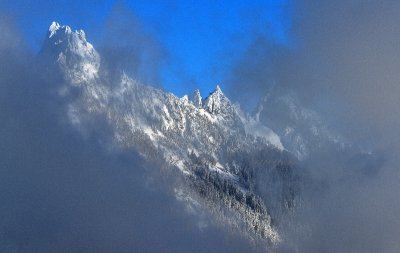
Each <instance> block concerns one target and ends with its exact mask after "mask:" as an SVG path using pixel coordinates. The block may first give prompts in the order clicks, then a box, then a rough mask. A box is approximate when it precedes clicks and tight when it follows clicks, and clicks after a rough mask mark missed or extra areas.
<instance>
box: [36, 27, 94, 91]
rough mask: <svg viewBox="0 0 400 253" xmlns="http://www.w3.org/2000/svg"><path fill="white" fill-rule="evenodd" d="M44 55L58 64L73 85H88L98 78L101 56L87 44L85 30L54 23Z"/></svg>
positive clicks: (46, 41)
mask: <svg viewBox="0 0 400 253" xmlns="http://www.w3.org/2000/svg"><path fill="white" fill-rule="evenodd" d="M42 55H43V56H45V57H49V58H50V59H51V61H53V62H55V63H57V65H58V66H59V67H60V68H61V69H62V70H63V72H64V75H65V78H66V79H67V80H69V81H71V83H72V84H82V83H87V82H90V81H91V80H93V79H95V78H97V76H98V71H99V67H100V56H99V54H98V53H97V51H96V50H95V49H94V48H93V46H92V44H90V43H89V42H87V40H86V34H85V32H84V31H83V30H74V31H73V30H72V29H71V28H70V27H69V26H66V25H60V24H59V23H58V22H56V21H53V22H52V23H51V25H50V27H49V30H48V34H47V38H46V40H45V42H44V45H43V49H42Z"/></svg>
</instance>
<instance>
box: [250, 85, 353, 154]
mask: <svg viewBox="0 0 400 253" xmlns="http://www.w3.org/2000/svg"><path fill="white" fill-rule="evenodd" d="M255 118H256V119H257V121H259V122H261V124H264V125H268V126H269V127H271V129H272V130H273V131H275V132H276V133H277V134H278V135H279V136H280V140H281V141H282V144H283V145H284V146H285V148H286V149H287V150H288V151H290V152H291V153H293V154H294V155H295V156H296V157H297V158H299V159H300V160H304V159H307V158H309V157H312V156H313V155H316V154H320V153H322V152H332V151H343V150H347V151H348V150H350V149H351V148H352V147H351V145H350V143H349V142H348V141H347V140H345V138H344V137H342V136H341V135H340V134H338V133H335V132H334V131H333V130H331V129H329V127H328V126H327V125H326V124H325V123H324V121H323V120H322V118H321V117H320V115H318V113H317V112H316V111H314V110H311V109H309V108H306V107H304V106H303V105H302V104H301V102H300V100H299V98H298V97H297V96H296V94H295V93H294V92H293V91H290V90H285V89H283V88H280V87H277V86H274V87H271V88H270V89H269V90H268V92H267V93H266V94H265V96H264V97H263V99H262V100H261V102H260V103H259V105H258V107H257V109H256V113H255Z"/></svg>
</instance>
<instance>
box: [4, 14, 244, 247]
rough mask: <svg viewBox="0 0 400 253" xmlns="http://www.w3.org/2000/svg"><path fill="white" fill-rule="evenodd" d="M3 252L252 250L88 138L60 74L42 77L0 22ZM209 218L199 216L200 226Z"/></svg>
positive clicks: (141, 167) (129, 153) (144, 167)
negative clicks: (76, 122) (69, 113)
mask: <svg viewBox="0 0 400 253" xmlns="http://www.w3.org/2000/svg"><path fill="white" fill-rule="evenodd" d="M0 33H1V34H5V36H3V37H2V41H1V42H0V43H1V44H0V122H1V127H0V178H1V179H0V188H1V189H0V202H1V208H0V216H1V219H0V251H1V252H243V251H246V250H247V249H249V248H251V247H250V245H249V244H248V243H247V242H246V241H244V240H242V239H241V238H238V237H237V236H235V235H234V234H231V233H227V232H226V231H224V230H222V229H221V228H219V227H216V226H213V225H212V223H211V222H210V224H209V226H208V227H206V228H204V227H203V228H202V229H200V228H199V226H198V221H199V220H198V218H197V217H195V216H194V215H192V214H190V213H188V212H186V211H185V208H184V205H183V203H180V202H179V201H177V200H176V198H175V197H174V195H173V191H172V188H173V185H174V184H175V183H176V182H175V181H174V180H171V179H170V178H165V177H162V174H160V173H161V172H160V170H159V168H154V167H153V166H152V165H150V164H148V163H146V162H145V161H144V160H143V159H142V158H141V157H140V156H139V155H138V154H137V153H136V152H135V151H133V150H117V149H112V148H109V147H108V146H107V145H106V143H104V141H105V140H104V138H102V136H100V135H99V132H102V131H103V132H104V131H107V129H108V126H107V125H106V124H103V125H101V123H100V122H98V124H97V128H98V129H100V130H98V131H93V132H92V133H91V134H89V135H88V136H85V138H83V137H82V135H81V134H80V133H79V132H78V131H77V130H76V129H74V128H73V127H71V126H70V125H69V124H68V123H67V122H66V120H64V119H63V117H65V107H64V104H63V101H62V100H60V99H59V98H57V92H56V90H57V87H58V85H60V84H59V83H57V82H62V81H61V80H62V78H61V77H59V76H57V73H56V72H55V73H53V74H49V72H48V71H45V69H44V68H43V64H42V63H41V62H40V57H39V56H37V55H35V54H33V53H32V52H31V51H30V50H29V48H28V47H26V43H25V42H24V38H23V36H22V35H21V33H20V32H19V31H18V28H17V26H16V25H15V20H13V18H12V17H10V16H7V15H4V14H2V15H0ZM204 218H205V219H207V217H203V219H204Z"/></svg>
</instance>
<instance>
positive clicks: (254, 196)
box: [41, 22, 301, 245]
mask: <svg viewBox="0 0 400 253" xmlns="http://www.w3.org/2000/svg"><path fill="white" fill-rule="evenodd" d="M41 57H43V58H44V59H45V60H46V61H48V64H49V69H52V71H53V70H54V71H56V72H57V73H59V74H61V75H62V77H63V81H62V82H60V83H59V84H58V85H55V86H54V89H56V90H57V91H58V96H59V97H60V98H62V101H65V105H64V107H65V112H66V113H65V115H64V118H66V119H68V122H69V124H71V125H72V126H73V127H75V128H76V129H77V130H78V131H80V132H81V133H82V134H83V135H90V134H91V133H98V134H99V135H100V138H101V141H103V142H104V143H105V144H106V148H116V149H123V150H132V151H134V152H138V153H139V154H140V155H141V156H143V157H144V158H145V159H146V160H147V161H148V162H149V163H150V164H152V165H153V166H154V167H157V168H160V169H161V170H162V171H163V172H164V173H166V174H169V175H172V176H173V177H176V178H177V179H176V184H174V186H173V188H174V194H175V196H176V198H177V199H178V200H180V201H182V202H183V203H185V205H186V206H187V207H188V209H189V210H191V211H192V212H194V213H209V214H211V215H212V217H214V220H215V221H216V223H218V224H221V225H222V226H227V227H230V228H231V229H232V230H233V231H236V232H237V233H241V234H242V235H243V236H246V237H248V238H249V239H251V240H252V241H262V242H263V243H266V244H267V245H276V244H277V243H279V242H280V241H281V240H282V236H281V234H280V232H279V229H280V227H279V221H280V220H281V219H283V218H284V214H285V213H289V212H290V211H291V210H292V209H293V208H294V207H295V206H296V203H297V201H298V195H299V192H300V188H301V187H300V185H301V172H300V171H299V169H298V168H296V166H295V164H296V161H297V158H296V157H295V156H293V154H292V153H290V152H288V151H287V149H286V147H285V146H284V145H282V143H281V140H280V138H279V136H278V135H277V134H276V133H275V132H274V131H273V130H271V129H270V128H269V127H267V125H263V124H261V123H260V120H259V119H257V118H254V117H250V116H247V115H245V114H244V113H243V112H242V111H241V110H240V108H239V106H238V105H235V104H233V103H232V102H231V101H230V100H229V99H228V98H227V97H226V96H225V94H224V93H223V92H222V90H221V89H220V87H219V86H216V88H215V90H214V91H212V92H211V93H210V94H209V95H208V96H206V98H205V99H203V98H202V96H201V94H200V92H199V91H198V90H196V91H195V92H194V95H193V98H192V99H189V98H188V96H183V97H177V96H175V95H174V94H172V93H169V92H165V91H163V90H161V89H157V88H154V87H151V86H147V85H144V84H142V83H140V82H138V81H136V80H135V79H134V78H133V77H130V76H128V75H127V74H125V73H124V72H121V73H119V74H118V75H114V74H113V75H110V74H109V72H108V71H106V70H104V69H103V65H104V64H103V63H102V61H103V59H102V58H101V55H100V54H99V53H98V52H97V51H96V50H95V49H94V47H93V45H92V44H90V43H89V42H88V41H87V40H86V35H85V33H84V32H83V31H82V30H79V31H73V30H72V29H71V28H70V27H69V26H62V25H60V24H58V23H57V22H53V23H52V24H51V26H50V28H49V31H48V34H47V38H46V41H45V42H44V45H43V49H42V51H41ZM115 76H117V78H115ZM260 113H261V112H260Z"/></svg>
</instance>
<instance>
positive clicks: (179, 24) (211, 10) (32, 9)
mask: <svg viewBox="0 0 400 253" xmlns="http://www.w3.org/2000/svg"><path fill="white" fill-rule="evenodd" d="M117 4H118V5H123V6H125V7H126V9H127V10H128V11H132V12H133V13H134V14H135V15H136V16H137V17H138V19H139V20H140V23H141V25H142V26H143V30H144V31H146V32H148V33H150V34H152V36H154V38H155V39H156V40H157V41H158V42H159V43H161V45H162V46H163V47H164V48H165V50H166V51H167V53H168V61H167V62H166V64H165V65H164V66H163V67H162V73H161V76H162V85H163V86H164V88H165V89H166V90H169V91H172V92H174V93H176V94H177V95H179V96H182V95H184V94H191V93H192V90H193V89H194V88H196V87H199V88H200V90H201V91H202V93H203V94H206V93H208V92H210V91H211V90H212V89H213V88H214V87H215V85H216V84H220V85H221V86H222V88H224V86H225V85H226V84H225V83H224V76H225V75H226V72H227V71H228V70H229V67H230V64H231V63H232V62H234V61H235V59H236V58H238V57H240V55H241V54H242V53H243V52H244V51H245V50H246V47H247V46H249V44H250V43H251V39H252V38H253V37H254V36H255V35H257V34H262V35H263V36H266V37H268V38H269V39H271V40H272V41H273V42H274V43H277V44H282V45H288V44H289V42H290V41H289V38H288V36H287V34H288V30H289V29H290V25H291V24H290V21H291V20H290V16H289V12H288V9H289V8H288V7H289V6H288V5H289V3H288V0H264V1H262V0H254V1H235V0H231V1H216V0H214V1H210V0H204V1H182V0H175V1H172V0H169V1H165V0H164V1H162V0H138V1H115V0H97V1H94V0H91V1H82V0H81V1H76V0H70V1H67V0H60V1H44V0H16V1H7V0H6V1H4V0H3V1H0V10H1V11H2V12H3V13H4V12H5V13H9V14H11V15H12V16H13V17H15V19H16V21H17V24H18V26H19V27H20V28H21V29H22V31H23V33H24V34H25V35H26V37H27V40H28V43H29V45H30V47H31V48H32V49H33V50H35V51H38V50H39V48H40V45H41V43H42V40H43V38H44V34H45V32H46V30H47V28H48V26H49V25H50V23H51V21H53V20H57V21H59V22H60V23H61V24H68V25H70V26H71V27H72V28H73V29H84V30H85V31H86V33H87V36H88V39H89V40H90V41H91V42H93V44H94V46H95V47H96V40H97V39H98V38H97V37H96V36H97V35H98V34H99V32H98V30H99V29H102V27H103V26H104V22H105V21H106V20H107V18H108V17H109V16H110V13H111V12H112V10H113V8H114V7H115V6H116V5H117Z"/></svg>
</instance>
